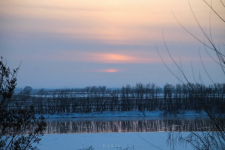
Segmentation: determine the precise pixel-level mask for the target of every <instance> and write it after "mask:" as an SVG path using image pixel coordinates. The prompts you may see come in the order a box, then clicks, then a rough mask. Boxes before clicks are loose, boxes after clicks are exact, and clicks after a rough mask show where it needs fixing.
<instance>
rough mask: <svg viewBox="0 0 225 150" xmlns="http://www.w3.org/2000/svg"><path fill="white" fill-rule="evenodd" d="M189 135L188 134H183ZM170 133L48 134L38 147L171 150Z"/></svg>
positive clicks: (43, 149) (44, 149) (56, 149)
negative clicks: (168, 140)
mask: <svg viewBox="0 0 225 150" xmlns="http://www.w3.org/2000/svg"><path fill="white" fill-rule="evenodd" d="M183 134H184V135H187V134H188V133H187V132H183ZM167 136H168V132H137V133H134V132H132V133H88V134H83V133H82V134H48V135H44V136H43V138H42V140H41V142H40V144H39V145H38V146H37V147H38V148H39V149H41V150H51V149H52V150H53V149H54V150H78V149H82V148H87V147H90V146H92V147H93V148H94V149H95V150H117V149H118V148H117V147H122V149H124V148H127V147H134V149H135V150H169V149H170V147H169V146H168V145H167V144H166V141H167ZM176 149H177V150H192V149H193V148H192V147H190V146H188V147H185V146H179V145H178V146H177V147H176Z"/></svg>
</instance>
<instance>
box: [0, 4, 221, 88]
mask: <svg viewBox="0 0 225 150" xmlns="http://www.w3.org/2000/svg"><path fill="white" fill-rule="evenodd" d="M189 2H190V5H191V8H190V6H189V3H188V0H182V1H181V0H104V1H103V0H48V1H46V0H32V1H30V0H1V1H0V55H1V56H3V57H4V61H5V62H6V63H7V65H8V66H9V67H10V68H16V67H18V66H20V69H19V72H18V75H17V79H18V81H17V87H19V88H23V87H24V86H31V87H33V88H77V87H86V86H107V87H122V86H125V85H127V84H130V85H135V84H136V83H143V84H147V83H155V84H156V85H158V86H163V85H165V84H166V83H169V84H177V83H179V81H178V80H177V79H176V78H175V77H174V76H173V75H172V73H170V72H169V70H168V69H167V68H166V66H165V65H164V64H163V62H162V60H161V59H160V56H159V54H158V53H157V48H158V51H159V53H160V55H161V56H162V58H163V60H164V62H165V63H166V64H167V66H168V67H169V68H170V69H171V70H172V72H173V73H174V74H176V75H178V76H181V73H179V70H178V68H177V67H176V65H175V64H174V63H173V61H172V60H171V58H170V57H169V54H168V53H167V50H166V47H165V43H166V46H167V47H168V50H169V52H170V54H171V56H172V57H173V58H174V60H175V61H176V62H177V63H178V64H179V65H180V66H182V69H183V70H184V72H185V74H186V75H187V77H188V79H189V80H190V81H191V82H194V81H195V80H197V81H199V82H203V83H204V84H212V82H211V80H210V79H209V77H208V76H207V75H206V72H205V69H204V67H205V68H206V70H207V72H208V74H209V75H210V76H211V78H212V79H213V80H214V82H220V83H221V82H224V74H223V73H222V71H221V68H220V67H219V66H218V64H216V63H215V62H214V61H213V60H212V58H211V57H214V58H215V59H216V55H215V54H214V53H213V52H212V51H211V50H209V49H205V47H204V46H203V45H202V44H201V43H199V42H198V41H197V40H196V39H194V38H193V37H192V36H190V35H189V34H188V33H187V32H186V31H185V30H184V29H183V28H182V27H181V26H180V25H179V23H178V22H177V21H176V19H175V18H177V20H178V21H179V22H180V23H181V24H182V25H183V26H185V28H186V29H187V30H188V31H190V32H191V33H193V34H194V35H195V36H197V37H198V38H199V39H201V40H202V41H205V42H206V43H207V40H206V39H205V38H204V35H203V34H202V32H201V30H200V29H199V27H198V24H197V23H196V21H195V18H194V16H193V14H192V11H191V9H192V10H193V12H194V14H195V16H196V18H197V19H198V21H199V23H200V25H201V26H202V27H203V29H204V30H205V31H206V32H207V34H208V35H211V36H212V39H213V41H214V43H215V44H216V45H217V46H218V48H220V49H221V50H222V51H223V52H224V49H225V47H224V45H223V43H225V25H224V23H223V22H222V21H221V20H220V19H219V18H218V16H216V15H215V14H214V13H213V12H212V11H211V9H209V7H208V6H207V5H206V4H205V3H204V2H203V1H202V0H190V1H189ZM207 2H208V3H211V2H210V1H207ZM212 6H213V8H214V9H215V10H216V11H217V12H218V14H220V15H221V16H222V17H223V18H225V9H224V7H223V5H222V4H221V2H220V1H216V2H214V1H213V2H212ZM164 42H165V43H164ZM156 47H157V48H156ZM208 53H209V54H208ZM200 56H201V57H200ZM200 58H201V59H202V62H203V63H201V59H200ZM194 79H195V80H194Z"/></svg>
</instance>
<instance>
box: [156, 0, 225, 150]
mask: <svg viewBox="0 0 225 150" xmlns="http://www.w3.org/2000/svg"><path fill="white" fill-rule="evenodd" d="M188 2H189V7H190V10H191V12H192V15H193V17H194V19H195V21H196V23H197V26H198V27H199V30H200V31H201V32H202V34H203V35H204V39H206V40H201V39H199V38H198V37H197V36H196V35H195V34H193V33H191V31H189V30H188V29H187V28H186V27H185V26H184V25H183V24H181V23H180V22H179V20H178V19H177V18H176V16H175V15H174V14H173V15H174V18H175V19H176V21H177V22H178V23H179V24H180V26H181V27H182V28H183V29H184V30H185V31H186V32H187V33H188V34H190V35H191V36H192V37H193V38H194V39H196V40H197V41H198V42H200V43H201V44H202V45H203V46H204V47H205V49H206V51H207V50H211V51H213V52H215V54H216V56H217V58H213V57H212V56H211V55H210V57H211V58H212V59H213V60H214V61H215V62H216V63H217V64H218V65H219V66H220V67H221V70H222V71H223V73H224V75H225V54H224V51H221V50H220V49H219V48H218V47H217V46H216V44H215V43H214V41H213V38H212V35H211V29H210V32H209V34H208V33H207V32H206V31H205V30H204V29H203V27H202V26H201V24H200V23H199V21H198V19H197V17H196V15H195V13H194V11H193V9H192V6H191V4H190V1H189V0H188ZM203 2H204V3H205V4H206V5H207V7H209V8H210V9H211V10H212V11H213V13H214V14H215V15H216V16H218V18H219V19H220V20H221V22H222V23H223V24H224V25H225V21H224V19H223V18H222V16H221V15H220V14H219V13H218V12H217V11H216V10H215V9H214V8H213V6H212V5H210V4H209V3H207V2H206V1H205V0H203ZM220 2H221V5H223V6H224V3H223V2H222V1H220ZM224 8H225V6H224ZM163 41H164V45H165V48H166V50H167V52H168V55H169V57H170V58H171V60H172V61H173V63H174V64H175V66H176V67H177V68H178V70H179V72H180V74H181V75H182V77H183V78H184V80H182V79H181V78H180V77H179V76H177V75H176V74H175V73H174V72H173V71H172V70H171V69H170V68H169V67H168V66H167V64H166V63H165V62H164V60H163V59H162V57H161V55H160V53H159V51H158V49H157V51H158V54H159V56H160V58H161V60H162V61H163V63H164V65H165V66H166V67H167V69H168V70H169V71H170V72H171V73H172V74H173V75H174V76H175V77H176V78H177V79H178V80H179V81H180V82H182V83H183V84H184V85H186V88H187V89H188V90H189V91H190V90H192V91H194V90H195V89H196V86H194V85H193V84H191V83H190V80H189V79H188V77H187V76H186V75H185V73H184V71H183V68H182V66H181V65H178V63H177V62H176V61H175V60H174V59H173V57H172V55H171V54H170V51H169V49H168V47H167V44H166V42H165V39H164V36H163ZM223 46H224V44H223ZM156 48H157V47H156ZM223 50H224V49H223ZM200 59H201V55H200ZM201 62H202V66H203V68H204V70H205V73H206V74H207V76H208V77H209V79H210V80H211V81H212V83H213V89H217V84H215V83H214V82H213V79H212V78H211V77H210V75H209V74H208V72H207V69H206V68H205V66H204V63H203V61H202V59H201ZM204 94H205V93H203V92H201V91H199V92H198V94H197V95H196V94H194V93H193V92H192V93H191V95H192V96H193V97H194V98H195V99H196V100H197V101H196V102H197V103H198V104H199V105H201V107H202V108H203V111H204V112H205V113H206V114H207V115H208V117H209V118H210V120H211V122H212V124H213V128H214V130H215V131H203V132H190V134H189V135H188V136H183V135H182V132H178V133H174V132H170V133H169V135H168V140H167V142H168V144H169V145H170V146H171V148H172V149H174V148H175V145H176V144H178V143H179V144H185V145H186V144H190V145H192V146H193V148H194V149H197V150H215V149H217V150H224V149H225V124H224V116H223V115H221V114H218V113H217V112H216V111H215V110H213V109H211V108H210V106H209V105H207V100H206V99H205V98H204V96H203V95H204ZM221 107H223V109H225V106H224V104H223V105H222V106H221Z"/></svg>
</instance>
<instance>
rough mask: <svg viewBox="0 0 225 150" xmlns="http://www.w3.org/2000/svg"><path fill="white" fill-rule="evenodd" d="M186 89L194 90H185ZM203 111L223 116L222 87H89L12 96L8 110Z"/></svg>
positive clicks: (85, 111)
mask: <svg viewBox="0 0 225 150" xmlns="http://www.w3.org/2000/svg"><path fill="white" fill-rule="evenodd" d="M188 86H191V87H194V88H189V87H188ZM199 97H201V98H202V99H204V107H208V108H209V109H210V111H212V112H214V113H217V114H224V113H225V84H224V83H223V84H219V83H218V84H214V85H209V86H205V85H203V84H176V85H175V86H174V85H171V84H166V85H164V87H163V88H161V87H159V86H156V85H155V84H142V83H138V84H136V85H135V86H130V85H126V86H123V87H122V88H118V89H111V88H106V87H105V86H99V87H97V86H92V87H86V88H77V89H56V90H45V89H40V90H39V91H38V92H35V93H34V92H33V93H32V92H24V91H22V92H20V93H18V94H14V95H13V97H12V98H11V100H10V102H9V103H8V106H7V107H8V109H12V108H17V107H18V108H20V107H25V106H30V105H32V106H33V107H34V110H35V112H36V113H38V114H60V113H89V112H103V111H142V112H143V113H144V112H145V111H162V112H163V114H164V115H167V114H179V113H184V112H185V111H190V110H191V111H196V112H201V111H202V110H203V105H202V101H201V102H200V101H198V100H197V99H198V98H199Z"/></svg>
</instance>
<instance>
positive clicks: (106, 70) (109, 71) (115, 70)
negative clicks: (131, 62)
mask: <svg viewBox="0 0 225 150" xmlns="http://www.w3.org/2000/svg"><path fill="white" fill-rule="evenodd" d="M95 71H96V72H107V73H115V72H119V70H117V69H105V70H95Z"/></svg>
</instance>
